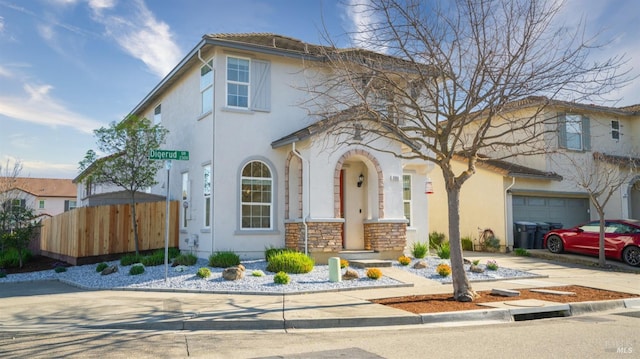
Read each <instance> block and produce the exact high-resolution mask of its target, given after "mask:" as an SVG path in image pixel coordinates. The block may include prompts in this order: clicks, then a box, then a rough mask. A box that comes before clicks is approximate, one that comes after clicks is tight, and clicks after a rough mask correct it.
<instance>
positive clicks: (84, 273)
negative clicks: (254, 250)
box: [0, 257, 536, 294]
mask: <svg viewBox="0 0 640 359" xmlns="http://www.w3.org/2000/svg"><path fill="white" fill-rule="evenodd" d="M425 260H426V261H427V263H428V267H427V268H425V269H413V268H412V266H413V264H414V263H415V262H417V260H414V261H413V262H412V263H411V264H410V265H409V266H402V265H400V264H398V263H397V262H395V261H394V267H397V268H400V269H403V270H406V271H409V272H411V273H413V274H415V275H418V276H421V277H424V278H427V279H431V280H435V281H439V282H441V283H450V282H451V277H441V276H440V275H438V274H437V273H435V271H434V268H435V267H436V266H437V265H438V264H440V263H442V262H445V263H448V261H446V260H442V259H439V258H435V257H429V258H425ZM107 264H109V265H117V266H118V267H119V270H118V272H116V273H113V274H110V275H101V274H100V273H98V272H96V266H97V265H96V264H91V265H83V266H72V267H68V268H67V271H66V272H61V273H56V272H55V271H54V270H53V269H52V270H46V271H39V272H30V273H16V274H9V275H8V276H7V277H5V278H0V284H2V283H12V282H25V281H40V280H60V281H63V282H66V283H69V284H72V285H75V286H78V287H80V288H85V289H129V290H136V289H138V290H141V289H145V288H149V289H154V290H169V291H195V292H216V293H245V294H251V293H255V294H282V293H308V292H321V291H336V290H352V289H364V288H380V287H393V286H405V285H407V284H406V283H401V282H399V281H397V280H395V279H393V278H390V277H387V276H383V277H382V278H380V279H378V280H373V279H369V278H367V276H366V270H365V269H357V268H351V269H354V270H355V271H356V272H358V275H359V278H358V279H354V280H343V281H341V282H330V281H329V269H328V266H326V265H316V266H315V267H314V269H313V270H312V271H311V272H310V273H306V274H290V277H291V282H290V283H289V284H287V285H280V284H275V283H274V274H273V273H270V272H267V271H266V262H265V261H263V260H254V261H243V262H242V264H243V265H244V266H245V267H246V272H245V277H244V278H243V279H241V280H238V281H227V280H224V279H223V278H222V270H223V269H222V268H211V267H209V269H210V270H211V277H209V278H206V279H203V278H199V277H198V276H196V272H197V271H198V269H199V268H200V267H207V261H206V260H204V259H200V260H199V261H198V263H196V265H194V266H189V267H185V268H183V269H184V270H183V271H178V270H176V268H177V267H169V270H168V276H167V281H166V282H165V280H164V276H165V267H164V266H163V265H161V266H153V267H146V268H145V272H144V273H143V274H140V275H130V274H129V269H130V268H131V266H120V265H119V262H118V261H113V262H108V263H107ZM466 267H468V266H466ZM480 267H484V265H482V264H481V265H480ZM255 270H261V271H263V272H264V273H265V275H264V276H262V277H254V276H252V272H253V271H255ZM343 271H344V270H343ZM467 276H468V278H469V280H470V281H485V280H499V279H508V278H521V277H535V276H536V275H535V274H533V273H528V272H523V271H518V270H513V269H508V268H501V267H500V268H498V270H497V271H489V270H485V272H484V273H472V272H469V271H467Z"/></svg>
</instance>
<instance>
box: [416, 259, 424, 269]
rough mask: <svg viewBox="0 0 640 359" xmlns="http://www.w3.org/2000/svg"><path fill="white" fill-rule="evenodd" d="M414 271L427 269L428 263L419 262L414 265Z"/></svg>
mask: <svg viewBox="0 0 640 359" xmlns="http://www.w3.org/2000/svg"><path fill="white" fill-rule="evenodd" d="M413 268H414V269H425V268H427V261H425V260H420V261H417V262H416V264H414V265H413Z"/></svg>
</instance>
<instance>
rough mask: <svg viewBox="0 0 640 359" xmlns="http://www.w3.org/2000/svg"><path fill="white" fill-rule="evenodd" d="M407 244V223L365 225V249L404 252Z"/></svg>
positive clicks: (373, 223)
mask: <svg viewBox="0 0 640 359" xmlns="http://www.w3.org/2000/svg"><path fill="white" fill-rule="evenodd" d="M406 243H407V224H406V223H405V222H371V223H365V224H364V247H365V249H369V250H374V251H378V252H386V251H403V250H404V247H405V245H406Z"/></svg>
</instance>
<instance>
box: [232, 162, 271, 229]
mask: <svg viewBox="0 0 640 359" xmlns="http://www.w3.org/2000/svg"><path fill="white" fill-rule="evenodd" d="M240 188H241V191H242V193H241V194H240V198H241V208H242V209H241V211H242V212H241V217H242V224H241V229H271V228H273V223H272V218H273V179H272V176H271V170H270V169H269V167H268V166H267V165H266V164H265V163H264V162H260V161H253V162H249V163H247V164H246V165H245V166H244V168H243V169H242V178H241V186H240Z"/></svg>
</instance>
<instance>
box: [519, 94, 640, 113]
mask: <svg viewBox="0 0 640 359" xmlns="http://www.w3.org/2000/svg"><path fill="white" fill-rule="evenodd" d="M541 105H545V106H547V107H560V108H563V109H565V110H567V111H582V112H599V113H607V114H614V115H618V116H637V115H640V104H637V105H631V106H623V107H609V106H601V105H594V104H583V103H578V102H570V101H561V100H553V99H549V98H547V97H544V96H529V97H526V98H523V99H520V100H516V101H513V102H510V103H509V104H507V106H506V109H508V110H518V109H524V108H529V107H534V106H541Z"/></svg>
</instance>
